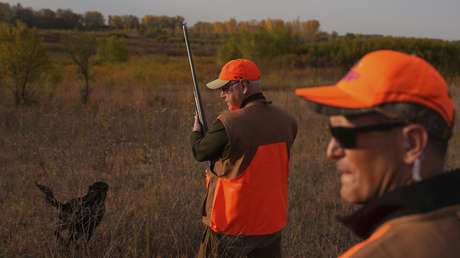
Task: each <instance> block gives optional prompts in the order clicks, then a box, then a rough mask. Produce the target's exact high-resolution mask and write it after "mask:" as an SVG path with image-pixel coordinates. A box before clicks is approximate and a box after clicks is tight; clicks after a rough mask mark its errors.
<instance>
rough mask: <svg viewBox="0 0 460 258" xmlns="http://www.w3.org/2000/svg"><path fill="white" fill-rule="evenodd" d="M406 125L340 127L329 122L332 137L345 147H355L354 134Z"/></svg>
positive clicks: (387, 129) (388, 129)
mask: <svg viewBox="0 0 460 258" xmlns="http://www.w3.org/2000/svg"><path fill="white" fill-rule="evenodd" d="M405 125H407V124H406V123H392V124H377V125H367V126H359V127H341V126H332V125H331V124H329V129H330V130H331V134H332V137H334V138H335V140H336V141H337V142H338V143H339V144H340V146H342V148H345V149H353V148H356V135H357V134H358V133H367V132H374V131H390V130H392V129H394V128H397V127H401V126H405Z"/></svg>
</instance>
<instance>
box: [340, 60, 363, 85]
mask: <svg viewBox="0 0 460 258" xmlns="http://www.w3.org/2000/svg"><path fill="white" fill-rule="evenodd" d="M359 65H360V62H358V63H357V64H355V65H354V66H353V67H352V68H351V70H350V71H349V72H348V73H347V75H345V77H344V78H343V80H344V81H347V82H349V81H353V80H358V79H359V77H360V75H359V73H358V72H357V71H355V68H358V67H359Z"/></svg>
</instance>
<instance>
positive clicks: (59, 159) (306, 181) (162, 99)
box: [0, 57, 460, 257]
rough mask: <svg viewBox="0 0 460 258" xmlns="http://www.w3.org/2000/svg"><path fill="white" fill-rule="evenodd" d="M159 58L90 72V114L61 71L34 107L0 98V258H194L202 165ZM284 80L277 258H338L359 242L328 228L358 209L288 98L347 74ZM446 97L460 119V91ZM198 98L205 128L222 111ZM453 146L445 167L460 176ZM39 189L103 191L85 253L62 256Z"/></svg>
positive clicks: (274, 75) (267, 74)
mask: <svg viewBox="0 0 460 258" xmlns="http://www.w3.org/2000/svg"><path fill="white" fill-rule="evenodd" d="M161 58H163V59H165V60H163V61H161V60H160V61H161V62H160V61H158V60H157V61H156V62H155V63H150V62H151V61H149V60H147V59H145V60H144V59H142V60H136V61H130V62H131V63H130V64H126V65H112V66H105V67H99V68H97V69H95V71H94V72H95V75H94V78H95V79H94V80H93V81H92V85H93V91H92V92H91V96H92V97H91V100H90V103H89V104H88V105H86V106H84V105H81V104H79V89H78V83H79V82H78V81H77V80H76V79H75V78H74V77H73V76H72V75H71V74H72V73H71V72H72V69H68V71H67V70H65V69H63V71H62V73H63V78H64V79H63V80H62V81H61V82H60V83H58V84H57V85H54V86H52V87H51V86H49V85H48V86H49V87H48V86H47V87H48V88H46V87H42V88H43V89H42V90H37V92H36V96H37V99H39V101H38V104H33V105H27V106H20V107H15V106H13V105H12V104H11V101H9V100H8V99H9V95H7V91H5V90H3V91H0V99H1V104H0V136H1V137H0V210H1V215H2V219H1V220H0V257H194V255H195V253H196V252H197V250H198V247H199V242H200V238H201V234H202V230H203V228H202V224H201V222H200V212H199V210H200V209H199V208H200V204H201V198H202V197H203V193H204V192H203V190H204V169H205V164H204V163H198V162H196V161H195V160H194V159H193V157H192V154H191V150H190V144H189V134H190V131H191V127H192V119H193V114H194V102H193V96H192V90H191V78H190V75H189V73H188V71H189V70H188V64H187V62H186V60H185V58H182V59H178V60H174V62H172V61H171V60H169V61H168V58H167V57H161ZM161 58H160V59H161ZM135 62H136V63H135ZM136 65H137V66H136ZM150 65H151V67H150ZM196 66H197V70H198V71H199V75H200V77H199V81H200V82H202V83H204V82H205V81H208V80H211V79H213V78H214V76H215V75H216V74H217V72H218V67H215V65H214V64H212V62H210V61H209V60H207V59H203V60H201V59H199V60H198V63H197V65H196ZM146 67H147V69H146ZM288 70H289V69H288ZM288 70H285V71H284V70H283V71H280V70H277V69H272V70H270V69H268V68H264V69H262V71H263V74H264V77H263V78H268V79H266V80H264V81H263V83H266V85H267V87H266V92H265V93H266V96H267V97H268V98H269V99H271V100H272V101H273V102H274V103H275V104H276V105H279V106H281V107H283V108H284V109H286V110H287V111H289V112H290V113H291V114H292V115H293V116H295V117H296V119H297V120H298V124H299V131H298V136H297V139H296V142H295V144H294V146H293V149H292V156H291V157H292V162H291V172H290V178H289V217H288V226H287V227H286V228H285V230H284V233H283V241H282V248H283V254H284V256H285V257H333V256H337V255H338V254H339V253H341V252H342V251H344V249H346V248H347V247H348V246H350V245H352V244H353V243H355V242H356V241H357V239H356V238H354V237H353V236H352V235H351V234H350V233H349V232H348V231H347V230H346V229H345V228H343V227H342V226H341V225H339V224H338V223H337V222H336V221H335V216H337V215H340V214H346V213H349V212H350V211H351V210H352V209H353V208H352V207H350V206H348V205H346V204H344V203H343V202H342V201H341V200H340V198H339V195H338V192H339V180H338V176H337V174H336V172H335V167H334V164H333V163H331V162H329V161H327V160H326V158H325V148H326V144H327V142H328V139H329V135H328V132H327V130H326V125H327V121H326V119H325V118H324V117H321V116H318V115H316V114H314V113H312V112H310V111H308V110H307V106H306V104H305V103H304V102H303V101H302V100H301V99H299V98H298V97H296V96H295V95H294V93H293V88H295V87H302V86H305V85H308V84H314V83H316V82H318V81H319V80H323V81H334V80H337V79H338V78H340V76H342V75H343V71H337V70H334V69H331V70H325V71H322V72H321V71H319V72H318V71H313V70H308V69H303V70H290V71H288ZM312 78H313V79H312ZM275 86H278V87H275ZM450 86H451V87H452V92H453V96H454V98H455V99H456V100H458V102H457V105H456V107H457V110H459V109H458V108H459V107H460V106H459V104H458V103H460V92H458V90H457V88H458V87H460V85H459V83H457V82H454V81H453V82H451V83H450ZM35 87H37V85H35ZM45 88H46V90H45ZM202 98H203V102H204V103H205V110H206V112H207V117H208V121H212V119H214V117H215V116H216V115H217V114H218V113H219V112H221V111H223V110H224V109H225V107H224V105H223V103H221V101H220V100H219V98H218V95H217V93H215V92H210V91H208V90H205V89H204V88H203V90H202ZM457 114H458V112H457ZM456 131H457V130H456ZM457 135H458V133H457ZM457 135H456V136H454V140H453V142H452V144H451V150H450V151H449V160H448V165H447V166H448V167H455V166H458V165H459V164H460V162H459V161H457V159H456V156H455V153H456V151H455V150H458V149H459V148H460V142H459V141H458V139H457V138H458V136H457ZM35 181H38V182H39V183H41V184H44V185H47V186H49V187H51V188H52V189H53V190H54V193H55V196H56V198H57V199H59V200H62V201H64V200H69V199H71V198H74V197H77V196H82V195H84V194H86V191H87V187H88V186H89V185H90V184H92V183H94V182H95V181H105V182H107V183H108V184H109V185H110V189H109V192H108V197H107V200H106V214H105V217H104V219H103V220H102V223H101V225H100V226H99V227H98V228H97V229H96V230H95V233H94V235H93V238H92V239H91V241H90V242H89V244H88V245H87V246H86V245H84V244H83V242H81V243H80V245H79V246H75V247H74V248H70V249H62V248H59V247H58V244H57V242H56V240H55V238H54V235H53V231H54V227H55V223H56V219H57V213H56V211H55V210H54V209H53V208H52V207H51V206H49V205H47V203H46V202H45V200H44V198H43V195H42V193H41V192H40V191H39V190H38V188H36V187H35V186H34V182H35Z"/></svg>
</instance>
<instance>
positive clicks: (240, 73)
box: [206, 59, 260, 89]
mask: <svg viewBox="0 0 460 258" xmlns="http://www.w3.org/2000/svg"><path fill="white" fill-rule="evenodd" d="M239 80H248V81H256V80H260V71H259V68H257V66H256V64H255V63H254V62H252V61H250V60H247V59H235V60H232V61H230V62H228V63H226V64H225V65H224V67H222V70H221V71H220V74H219V79H217V80H214V81H212V82H210V83H208V84H206V86H207V87H208V88H210V89H219V88H221V87H223V86H224V85H225V84H227V83H228V82H229V81H239Z"/></svg>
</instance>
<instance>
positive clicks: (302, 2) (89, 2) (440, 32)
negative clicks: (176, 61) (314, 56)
mask: <svg viewBox="0 0 460 258" xmlns="http://www.w3.org/2000/svg"><path fill="white" fill-rule="evenodd" d="M0 2H8V3H10V5H15V4H17V3H20V4H21V5H22V6H23V7H32V8H33V9H34V10H39V9H42V8H48V9H51V10H54V11H55V10H57V9H59V8H60V9H67V8H70V9H72V10H73V11H74V12H76V13H80V14H84V13H85V12H86V11H98V12H101V13H102V14H104V15H105V16H106V17H107V16H108V15H129V14H131V15H136V16H137V17H139V18H142V17H143V16H144V15H167V16H176V15H180V16H183V17H184V18H185V21H186V22H187V24H188V25H189V26H191V25H193V24H195V23H196V22H197V21H207V22H215V21H226V20H228V19H230V18H235V19H236V20H237V21H249V20H252V19H256V20H262V19H267V18H272V19H274V18H276V19H283V20H284V21H292V20H295V19H297V18H299V20H301V21H306V20H311V19H317V20H319V22H320V24H321V27H320V29H321V30H322V31H326V32H332V31H336V32H338V33H339V34H340V35H344V34H346V33H360V34H380V35H391V36H405V37H423V38H436V39H444V40H460V15H459V14H458V13H459V12H460V0H284V1H283V0H225V1H224V0H150V1H149V0H15V1H4V0H0Z"/></svg>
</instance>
